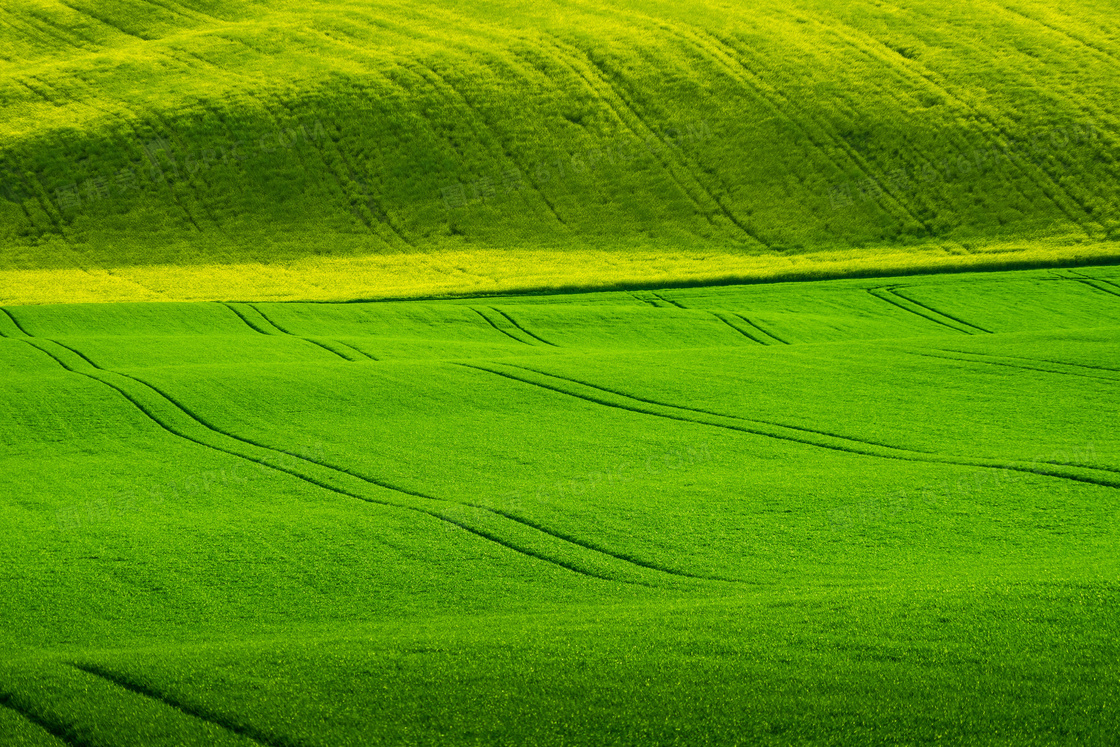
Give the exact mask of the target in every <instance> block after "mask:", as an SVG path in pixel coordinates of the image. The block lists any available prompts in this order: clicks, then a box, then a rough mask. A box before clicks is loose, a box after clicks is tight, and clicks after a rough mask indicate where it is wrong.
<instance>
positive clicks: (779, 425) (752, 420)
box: [502, 363, 934, 454]
mask: <svg viewBox="0 0 1120 747" xmlns="http://www.w3.org/2000/svg"><path fill="white" fill-rule="evenodd" d="M502 365H504V366H509V367H510V368H520V369H521V370H522V371H529V372H530V373H535V374H538V375H539V376H546V377H548V378H551V379H560V380H561V381H567V382H569V383H572V384H579V385H580V386H585V387H587V388H588V389H598V390H599V391H601V392H606V393H607V394H613V395H615V396H617V397H625V398H626V399H632V400H637V401H638V402H644V403H646V404H648V405H656V406H657V407H668V408H670V409H673V410H684V411H685V412H694V413H696V414H698V415H714V416H715V417H717V418H727V419H729V420H741V421H743V422H744V423H757V424H760V425H770V426H773V427H775V428H789V429H790V430H794V431H801V432H803V433H814V434H816V435H818V436H828V437H829V438H839V439H841V440H844V441H854V442H856V443H860V444H866V445H868V446H881V447H883V448H884V449H898V450H899V451H913V452H916V453H919V454H933V453H934V452H932V451H925V450H923V449H911V448H907V447H902V446H895V445H893V444H885V443H883V442H881V441H869V440H867V439H863V438H854V437H852V436H844V435H841V434H839V433H829V432H828V431H818V430H814V429H812V428H803V427H801V426H797V425H787V424H786V423H775V422H773V421H770V420H757V419H755V418H744V417H741V416H739V415H728V414H727V413H723V412H715V411H714V410H701V409H700V408H697V407H685V406H684V405H674V404H670V403H668V402H658V401H657V400H653V399H646V398H644V397H638V396H635V395H633V394H627V393H626V392H620V391H618V390H617V389H608V388H607V387H604V386H599V385H598V384H588V383H587V382H586V381H580V380H579V379H570V378H568V377H567V376H559V375H557V374H553V373H548V372H546V371H538V370H537V369H535V368H529V367H528V366H521V365H518V364H516V363H503V364H502Z"/></svg>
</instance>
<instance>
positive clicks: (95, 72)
mask: <svg viewBox="0 0 1120 747" xmlns="http://www.w3.org/2000/svg"><path fill="white" fill-rule="evenodd" d="M1113 10H1114V8H1112V7H1111V3H1109V2H1104V1H1103V0H1072V1H1071V2H1066V3H1063V4H1062V5H1061V7H1060V8H1057V9H1056V8H1055V7H1054V4H1053V3H1042V2H1034V1H1029V2H1028V1H1025V0H1019V1H1016V2H1013V3H1009V2H1004V3H1002V4H997V3H988V2H975V3H958V2H950V1H949V0H916V1H914V2H905V3H900V4H890V3H878V2H871V0H857V1H855V2H826V1H825V0H792V1H791V0H782V1H781V2H777V1H775V0H763V2H756V3H720V2H714V1H710V2H696V1H695V0H690V1H689V2H684V3H681V2H657V1H656V0H628V1H626V2H618V3H608V2H592V1H580V2H560V1H554V0H534V2H510V1H506V2H486V1H484V0H461V1H459V2H445V3H439V4H438V5H437V4H431V3H420V2H415V3H413V2H380V1H374V2H367V1H362V2H358V1H357V0H349V1H347V0H342V1H331V2H307V1H300V2H296V1H295V0H262V1H258V2H249V1H248V0H229V1H223V2H216V1H212V0H186V1H185V2H174V1H173V0H152V1H150V2H142V1H140V0H122V1H120V2H117V1H114V2H105V1H103V0H12V1H11V2H7V3H5V4H4V7H3V8H0V301H3V302H7V303H21V302H23V303H28V302H42V301H50V300H91V299H107V300H113V299H124V298H132V299H147V298H226V299H231V298H237V299H246V300H247V299H250V298H285V297H302V298H339V297H378V296H392V295H398V296H399V295H403V296H407V295H425V294H437V293H455V292H471V291H487V290H499V289H501V290H511V289H515V288H518V287H533V288H538V289H540V288H548V287H552V286H573V285H575V286H579V285H582V286H596V285H611V284H614V285H619V284H624V283H627V282H641V281H643V280H656V281H658V282H663V283H664V282H670V281H673V280H678V281H681V282H689V281H697V282H699V281H702V280H705V279H715V278H726V277H729V276H730V277H734V276H763V277H765V276H783V275H785V276H806V275H813V274H828V273H833V274H843V273H845V272H854V271H860V272H874V271H876V269H882V270H889V271H891V272H899V271H903V270H905V269H906V268H907V267H927V268H928V267H936V266H941V265H945V264H949V265H951V266H954V267H968V266H982V265H1002V266H1013V265H1014V264H1015V263H1016V262H1031V263H1036V262H1047V261H1076V260H1077V259H1079V258H1084V259H1088V258H1092V259H1094V260H1095V261H1097V262H1100V261H1106V260H1108V259H1110V258H1111V257H1114V256H1118V255H1120V251H1118V250H1117V247H1118V245H1117V244H1116V243H1115V241H1116V239H1117V238H1118V237H1120V215H1118V208H1120V199H1118V196H1120V178H1118V176H1120V166H1118V164H1117V161H1116V157H1115V150H1116V143H1117V141H1118V135H1117V114H1118V112H1120V98H1118V97H1117V96H1116V93H1117V91H1118V88H1120V86H1117V80H1118V79H1120V17H1117V16H1116V15H1115V13H1113V12H1112V11H1113Z"/></svg>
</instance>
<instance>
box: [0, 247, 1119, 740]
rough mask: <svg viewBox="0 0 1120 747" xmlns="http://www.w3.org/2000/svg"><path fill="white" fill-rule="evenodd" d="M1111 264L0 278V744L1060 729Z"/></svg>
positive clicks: (1112, 610)
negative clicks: (6, 287) (586, 282)
mask: <svg viewBox="0 0 1120 747" xmlns="http://www.w3.org/2000/svg"><path fill="white" fill-rule="evenodd" d="M1118 329H1120V271H1118V270H1117V269H1116V268H1114V267H1112V268H1087V269H1085V270H1048V271H1043V270H1036V271H1021V272H1015V273H1010V272H1008V273H984V274H960V275H951V274H940V275H933V276H915V277H905V278H882V279H873V280H872V279H849V280H838V281H826V282H820V283H783V284H776V285H770V286H745V287H725V288H695V289H684V290H673V289H669V290H661V291H641V292H610V293H605V292H600V293H584V294H568V295H559V296H558V295H553V296H517V297H497V298H489V299H454V300H438V301H408V302H374V303H340V304H329V303H305V304H297V303H147V304H90V305H40V306H22V307H3V308H0V377H2V379H0V380H2V381H3V386H2V387H0V426H2V427H0V526H2V527H3V539H4V541H3V543H2V544H0V585H2V589H3V594H2V595H0V743H2V744H5V745H7V744H21V745H22V744H34V745H45V746H51V745H54V746H56V747H57V745H59V744H71V745H84V746H88V747H115V746H116V745H131V744H144V745H211V744H247V745H252V744H265V745H284V746H285V747H292V746H293V745H301V746H302V745H323V746H324V747H326V746H327V745H331V746H332V747H333V746H335V745H355V746H357V745H375V744H387V745H399V744H486V745H505V744H548V745H561V744H577V745H602V744H620V745H622V744H625V745H650V744H653V745H676V744H682V745H703V744H712V745H727V744H803V743H815V744H842V745H851V744H883V743H890V744H916V743H926V742H936V741H943V742H946V743H951V744H1062V743H1068V744H1092V745H1108V744H1111V743H1112V741H1114V737H1115V735H1116V733H1117V731H1118V729H1120V708H1118V704H1120V697H1117V696H1118V694H1120V665H1118V662H1120V627H1118V626H1120V616H1118V615H1117V614H1116V612H1117V609H1118V605H1120V587H1118V584H1117V579H1118V578H1120V575H1118V574H1120V555H1118V554H1117V552H1116V548H1117V547H1118V546H1120V513H1118V511H1117V495H1118V491H1120V441H1118V439H1117V438H1116V412H1117V411H1118V408H1120V402H1118V392H1120V386H1118V382H1120V343H1118V335H1117V330H1118Z"/></svg>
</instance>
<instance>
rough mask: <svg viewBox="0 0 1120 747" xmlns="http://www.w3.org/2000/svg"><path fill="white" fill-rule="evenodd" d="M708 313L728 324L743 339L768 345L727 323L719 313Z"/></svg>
mask: <svg viewBox="0 0 1120 747" xmlns="http://www.w3.org/2000/svg"><path fill="white" fill-rule="evenodd" d="M708 313H710V314H711V315H712V316H714V317H715V318H716V319H719V320H720V321H721V322H723V323H724V324H726V325H727V326H728V327H731V329H733V330H735V331H736V332H738V333H739V334H741V335H742V336H743V337H746V338H747V339H748V340H753V341H754V342H756V343H758V344H759V345H765V344H766V343H765V342H763V341H762V340H759V339H758V338H756V337H754V336H753V335H749V334H747V333H746V332H744V331H743V330H741V329H739V328H738V327H736V326H735V325H734V324H732V323H731V322H729V321H727V320H726V319H724V318H723V317H722V316H720V315H719V314H718V313H717V312H715V311H711V312H708Z"/></svg>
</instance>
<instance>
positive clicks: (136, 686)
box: [70, 664, 300, 747]
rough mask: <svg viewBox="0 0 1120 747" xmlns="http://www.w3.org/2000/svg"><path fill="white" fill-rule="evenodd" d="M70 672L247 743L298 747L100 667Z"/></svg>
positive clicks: (85, 666)
mask: <svg viewBox="0 0 1120 747" xmlns="http://www.w3.org/2000/svg"><path fill="white" fill-rule="evenodd" d="M70 666H72V667H73V668H74V669H77V670H78V671H81V672H85V673H86V674H89V675H93V676H94V677H99V678H100V679H103V680H105V681H106V682H109V683H112V684H114V685H116V686H117V687H120V688H122V689H124V690H127V691H128V692H130V693H134V694H136V695H141V696H143V697H145V698H150V699H151V700H155V701H157V702H159V703H163V704H164V705H166V706H168V707H170V708H173V709H175V710H176V711H178V712H180V713H182V714H183V715H185V716H190V717H192V718H196V719H198V720H199V721H205V722H206V723H208V724H213V725H214V726H217V727H219V728H221V729H224V730H226V731H228V732H232V733H233V734H236V735H238V736H240V737H244V738H245V739H248V740H249V741H251V742H255V743H257V744H261V745H265V746H266V747H300V746H299V743H298V742H294V741H292V740H290V739H287V738H285V737H275V736H270V735H268V734H266V733H264V732H263V731H261V730H260V729H257V728H254V727H252V726H247V725H245V724H240V723H237V722H236V721H234V720H233V719H230V718H227V717H225V716H221V715H219V714H216V713H214V712H212V711H210V710H209V709H206V708H199V707H197V706H191V705H187V704H186V703H183V702H182V701H180V700H178V699H177V698H172V697H170V696H168V695H166V694H164V693H160V692H157V691H156V690H153V689H152V688H150V687H147V686H145V685H142V684H140V683H138V682H136V681H135V680H132V679H129V678H127V677H122V676H121V675H119V674H116V673H113V672H110V671H108V670H107V669H105V668H104V667H100V666H96V665H93V664H71V665H70Z"/></svg>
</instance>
